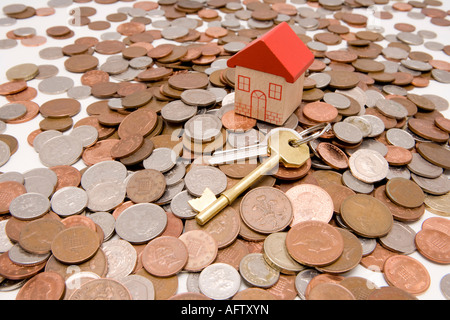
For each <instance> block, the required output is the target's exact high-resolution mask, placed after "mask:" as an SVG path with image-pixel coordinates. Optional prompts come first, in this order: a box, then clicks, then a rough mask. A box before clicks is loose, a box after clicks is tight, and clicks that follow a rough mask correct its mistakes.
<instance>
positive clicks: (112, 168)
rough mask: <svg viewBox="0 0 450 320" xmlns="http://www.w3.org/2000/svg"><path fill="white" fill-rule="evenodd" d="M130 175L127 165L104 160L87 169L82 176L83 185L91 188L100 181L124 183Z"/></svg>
mask: <svg viewBox="0 0 450 320" xmlns="http://www.w3.org/2000/svg"><path fill="white" fill-rule="evenodd" d="M127 175H128V170H127V167H125V165H123V164H122V163H120V162H118V161H102V162H99V163H96V164H94V165H93V166H90V167H89V168H87V169H86V171H85V172H84V174H83V175H82V176H81V186H82V187H83V189H84V190H86V191H87V190H89V189H91V188H92V187H94V186H96V185H97V184H99V183H103V182H113V183H123V181H124V180H125V178H126V177H127Z"/></svg>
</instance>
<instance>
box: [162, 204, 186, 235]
mask: <svg viewBox="0 0 450 320" xmlns="http://www.w3.org/2000/svg"><path fill="white" fill-rule="evenodd" d="M166 214H167V227H166V230H164V232H163V233H162V234H161V236H170V237H177V238H178V237H179V236H180V235H181V234H182V233H183V228H184V224H183V220H182V219H181V218H178V217H177V216H175V215H174V214H173V213H172V212H169V211H166Z"/></svg>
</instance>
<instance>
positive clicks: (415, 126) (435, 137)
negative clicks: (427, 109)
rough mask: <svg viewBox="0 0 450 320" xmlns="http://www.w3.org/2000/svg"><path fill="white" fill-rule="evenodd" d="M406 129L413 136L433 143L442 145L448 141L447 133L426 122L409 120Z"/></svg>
mask: <svg viewBox="0 0 450 320" xmlns="http://www.w3.org/2000/svg"><path fill="white" fill-rule="evenodd" d="M408 128H409V129H410V130H411V131H412V132H414V133H415V134H417V135H419V136H421V137H423V138H425V139H428V140H431V141H434V142H439V143H442V142H446V141H447V140H448V139H449V134H448V133H447V132H445V131H442V130H441V129H439V128H438V127H436V126H435V125H434V123H433V122H431V123H430V121H428V120H422V119H415V118H411V119H409V121H408Z"/></svg>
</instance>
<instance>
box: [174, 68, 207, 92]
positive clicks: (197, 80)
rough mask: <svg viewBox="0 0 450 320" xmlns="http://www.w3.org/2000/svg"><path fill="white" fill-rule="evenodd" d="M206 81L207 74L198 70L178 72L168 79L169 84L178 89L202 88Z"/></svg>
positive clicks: (204, 86) (205, 85)
mask: <svg viewBox="0 0 450 320" xmlns="http://www.w3.org/2000/svg"><path fill="white" fill-rule="evenodd" d="M208 83H209V78H208V76H207V75H206V74H204V73H200V72H189V73H179V74H176V75H174V76H172V77H170V79H169V85H170V86H171V87H173V88H175V89H178V90H189V89H203V88H206V87H207V86H208Z"/></svg>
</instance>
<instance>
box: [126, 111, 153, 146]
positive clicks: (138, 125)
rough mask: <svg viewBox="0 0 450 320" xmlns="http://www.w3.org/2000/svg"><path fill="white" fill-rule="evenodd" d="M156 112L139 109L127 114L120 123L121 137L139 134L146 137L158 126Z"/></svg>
mask: <svg viewBox="0 0 450 320" xmlns="http://www.w3.org/2000/svg"><path fill="white" fill-rule="evenodd" d="M157 120H158V117H157V114H156V112H154V111H152V110H149V109H138V110H136V111H133V112H132V113H130V114H129V115H127V116H126V117H125V118H124V119H123V120H122V121H121V123H120V125H119V128H118V134H119V137H120V138H121V139H124V138H126V137H127V136H132V135H136V134H139V135H141V136H143V137H146V136H148V135H149V134H150V132H151V131H152V130H153V129H154V128H155V127H156V124H157Z"/></svg>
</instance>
